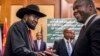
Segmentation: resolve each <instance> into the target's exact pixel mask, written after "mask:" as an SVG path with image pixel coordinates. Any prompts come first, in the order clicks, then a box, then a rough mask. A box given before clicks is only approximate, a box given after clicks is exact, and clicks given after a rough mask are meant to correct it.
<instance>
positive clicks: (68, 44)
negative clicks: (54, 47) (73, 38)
mask: <svg viewBox="0 0 100 56" xmlns="http://www.w3.org/2000/svg"><path fill="white" fill-rule="evenodd" d="M67 52H68V55H69V56H71V53H72V46H71V42H70V41H67Z"/></svg>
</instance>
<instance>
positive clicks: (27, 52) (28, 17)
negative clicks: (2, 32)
mask: <svg viewBox="0 0 100 56" xmlns="http://www.w3.org/2000/svg"><path fill="white" fill-rule="evenodd" d="M16 16H17V17H19V18H20V19H21V21H18V22H16V23H14V24H13V25H12V26H11V27H10V29H9V31H8V35H7V42H6V47H5V52H4V55H3V56H41V55H40V53H35V52H34V51H33V49H32V42H31V38H30V34H29V31H28V30H29V29H32V30H34V29H35V27H36V25H37V23H38V19H39V18H41V17H45V16H46V15H45V14H43V13H41V12H40V10H39V7H38V6H36V5H32V4H31V5H28V6H26V7H24V8H21V9H19V10H18V11H17V13H16Z"/></svg>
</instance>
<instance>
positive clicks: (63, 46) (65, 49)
mask: <svg viewBox="0 0 100 56" xmlns="http://www.w3.org/2000/svg"><path fill="white" fill-rule="evenodd" d="M61 42H62V43H61V44H62V45H61V46H62V48H63V50H64V51H65V53H66V54H68V53H67V47H66V43H65V41H64V39H62V41H61Z"/></svg>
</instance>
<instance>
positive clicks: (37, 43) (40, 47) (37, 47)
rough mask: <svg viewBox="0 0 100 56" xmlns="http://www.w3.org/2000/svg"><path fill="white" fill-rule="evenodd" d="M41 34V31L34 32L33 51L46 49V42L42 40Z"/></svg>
mask: <svg viewBox="0 0 100 56" xmlns="http://www.w3.org/2000/svg"><path fill="white" fill-rule="evenodd" d="M42 38H43V37H42V34H41V32H37V34H36V40H34V44H33V45H34V51H35V52H40V51H45V50H46V43H45V42H44V41H43V40H42Z"/></svg>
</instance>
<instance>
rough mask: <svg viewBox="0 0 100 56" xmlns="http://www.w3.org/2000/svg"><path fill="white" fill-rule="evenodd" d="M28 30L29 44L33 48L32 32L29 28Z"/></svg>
mask: <svg viewBox="0 0 100 56" xmlns="http://www.w3.org/2000/svg"><path fill="white" fill-rule="evenodd" d="M28 31H29V38H30V42H31V46H32V49H34V44H33V40H32V32H31V30H28Z"/></svg>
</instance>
